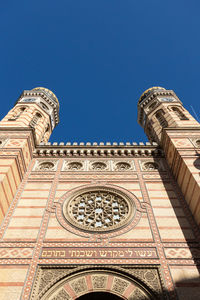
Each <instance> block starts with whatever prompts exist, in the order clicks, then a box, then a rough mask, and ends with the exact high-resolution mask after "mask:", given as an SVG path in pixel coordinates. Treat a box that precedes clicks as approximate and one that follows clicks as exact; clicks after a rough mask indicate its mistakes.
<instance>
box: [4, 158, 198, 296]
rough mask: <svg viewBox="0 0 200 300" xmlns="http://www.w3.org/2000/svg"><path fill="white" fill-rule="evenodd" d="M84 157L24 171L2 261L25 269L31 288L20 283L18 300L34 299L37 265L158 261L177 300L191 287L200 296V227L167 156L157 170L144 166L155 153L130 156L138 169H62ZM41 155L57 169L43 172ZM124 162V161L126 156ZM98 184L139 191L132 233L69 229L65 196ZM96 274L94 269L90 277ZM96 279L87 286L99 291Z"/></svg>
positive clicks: (150, 263) (7, 287) (159, 160)
mask: <svg viewBox="0 0 200 300" xmlns="http://www.w3.org/2000/svg"><path fill="white" fill-rule="evenodd" d="M84 159H85V158H84V157H83V158H73V159H70V158H68V159H64V158H49V157H46V158H44V157H43V158H42V159H41V158H35V159H34V160H32V162H31V165H30V166H29V170H28V172H27V173H26V174H25V177H24V179H23V181H22V184H21V185H20V188H19V190H18V192H17V194H16V197H15V200H14V201H13V203H12V205H11V207H10V210H9V214H8V215H7V217H6V218H5V221H4V223H3V227H2V230H1V250H0V262H1V264H2V267H4V266H5V265H7V266H9V267H12V268H14V269H15V272H16V273H15V274H16V277H17V276H18V275H17V273H18V272H19V278H21V277H20V276H21V275H20V274H21V273H20V272H22V271H21V269H20V268H21V266H22V265H23V266H24V269H23V272H24V273H23V274H25V275H24V276H25V277H24V279H23V280H24V288H23V289H22V284H21V286H20V287H19V286H18V287H17V289H18V291H20V292H19V293H18V294H17V293H16V298H15V299H20V295H21V299H29V297H30V295H31V293H32V289H31V287H32V285H33V282H34V279H35V278H34V275H35V274H36V273H37V266H38V265H40V266H42V265H48V266H50V267H51V266H58V265H77V267H78V266H83V267H84V265H85V266H88V265H94V264H95V265H100V266H103V265H105V266H107V265H115V266H119V267H120V265H127V266H130V267H131V266H133V265H139V266H146V267H148V266H149V269H150V268H151V267H152V266H158V267H159V268H160V270H162V272H161V276H162V280H163V287H164V288H165V289H166V290H167V291H168V292H169V293H170V299H188V298H187V297H185V296H184V295H188V294H189V293H191V292H192V293H194V294H195V295H197V294H198V293H199V288H200V281H199V280H198V276H197V274H198V270H197V267H196V264H197V263H199V258H200V253H199V249H198V247H197V245H196V242H197V240H198V239H199V231H198V229H197V227H196V224H195V222H194V220H193V218H192V216H191V213H190V210H189V209H188V207H187V204H186V202H185V199H184V197H183V196H182V194H181V192H180V191H179V188H178V185H177V183H176V182H175V181H174V178H173V177H172V174H171V172H170V170H169V168H168V166H167V163H166V161H165V159H164V158H155V159H153V160H154V161H155V162H157V163H158V164H159V165H160V166H161V169H160V170H152V171H145V170H144V169H143V167H142V166H143V163H144V162H146V161H147V160H148V161H149V158H148V159H146V158H142V157H140V158H133V159H130V158H129V159H128V160H129V162H130V161H131V162H133V164H134V170H132V171H121V172H117V171H104V172H103V171H95V172H94V171H93V172H92V171H90V172H89V171H70V172H67V171H64V170H63V165H64V163H65V162H66V160H67V162H69V161H79V162H81V161H82V162H83V161H84ZM38 160H39V161H42V162H44V161H46V162H49V161H51V162H56V169H55V170H54V171H47V172H45V171H39V170H37V169H36V168H35V166H37V161H38ZM87 160H88V158H87ZM102 160H103V161H104V162H106V161H108V159H101V161H102ZM109 160H110V159H109ZM113 160H115V158H113ZM117 160H118V161H119V158H117ZM120 161H124V162H125V161H126V158H121V159H120ZM99 184H101V185H107V186H112V187H115V188H116V189H117V190H121V191H128V192H130V193H132V194H133V195H135V196H136V198H137V199H138V203H139V205H140V208H139V210H140V218H139V220H138V222H137V224H135V225H134V226H133V227H132V228H130V229H129V230H128V231H127V230H126V229H125V228H124V232H121V233H120V234H115V235H114V236H112V235H110V236H109V235H107V236H104V237H103V238H101V235H96V234H92V235H89V236H88V235H87V234H86V235H85V236H84V235H83V234H82V232H81V231H74V228H73V227H69V230H68V229H66V228H65V227H63V226H62V225H61V221H60V220H59V216H58V215H57V212H56V211H57V209H58V207H59V201H60V199H61V198H62V197H63V195H65V194H66V193H70V192H71V191H72V190H74V189H79V188H81V187H88V186H94V185H99ZM145 249H146V250H145ZM63 251H64V252H63ZM88 251H89V252H88ZM126 251H127V252H126ZM128 251H129V252H128ZM64 253H65V254H64ZM180 266H181V268H182V269H183V270H184V275H183V274H182V273H181V269H180ZM18 267H19V271H17V270H18ZM9 270H10V269H9ZM25 270H26V271H25ZM4 272H6V271H4ZM92 274H93V275H92ZM94 275H95V274H94V273H92V271H91V274H90V276H94ZM105 276H106V275H105ZM109 276H111V275H109ZM85 278H86V279H87V278H88V277H87V276H86V277H85ZM110 278H111V277H110ZM87 280H89V279H87ZM87 280H86V283H87ZM110 280H111V279H110ZM112 280H114V279H112ZM18 281H19V282H21V279H20V280H18ZM9 282H10V281H9V280H8V281H7V282H6V284H5V285H4V290H3V291H4V294H2V296H0V299H4V298H5V295H6V296H7V297H8V298H9V299H10V298H11V296H12V294H11V292H12V289H11V287H12V284H13V283H9ZM186 283H187V284H186ZM91 284H92V283H90V284H89V286H88V287H87V290H90V291H92V290H93V288H92V285H91ZM111 286H112V285H111ZM70 287H71V288H70ZM72 287H73V285H71V283H70V282H69V283H66V285H65V291H66V292H67V293H69V294H70V295H73V293H75V292H73V288H72ZM126 288H127V289H126ZM110 289H112V288H111V287H110ZM129 289H130V290H129ZM174 289H175V290H174ZM133 290H134V287H132V286H131V285H130V284H127V287H126V285H125V284H124V290H123V295H131V294H132V292H133ZM93 291H94V290H93ZM111 292H112V291H111ZM55 293H58V291H57V290H56V291H55ZM75 294H77V293H75ZM78 295H79V294H78ZM198 296H199V294H198ZM1 297H2V298H1ZM3 297H4V298H3Z"/></svg>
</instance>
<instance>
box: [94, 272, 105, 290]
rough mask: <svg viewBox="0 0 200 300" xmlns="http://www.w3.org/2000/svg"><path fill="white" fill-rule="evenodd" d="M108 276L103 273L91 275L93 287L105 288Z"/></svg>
mask: <svg viewBox="0 0 200 300" xmlns="http://www.w3.org/2000/svg"><path fill="white" fill-rule="evenodd" d="M107 279H108V276H105V275H95V276H92V285H93V288H94V289H105V288H106V283H107Z"/></svg>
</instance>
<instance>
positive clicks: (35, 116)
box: [30, 112, 42, 128]
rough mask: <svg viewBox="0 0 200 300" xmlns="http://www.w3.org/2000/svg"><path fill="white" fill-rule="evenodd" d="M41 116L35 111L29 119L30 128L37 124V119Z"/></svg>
mask: <svg viewBox="0 0 200 300" xmlns="http://www.w3.org/2000/svg"><path fill="white" fill-rule="evenodd" d="M40 118H42V116H41V114H39V113H38V112H36V114H35V115H34V117H33V119H32V120H31V123H30V126H31V127H32V128H35V126H36V125H37V123H38V121H39V119H40Z"/></svg>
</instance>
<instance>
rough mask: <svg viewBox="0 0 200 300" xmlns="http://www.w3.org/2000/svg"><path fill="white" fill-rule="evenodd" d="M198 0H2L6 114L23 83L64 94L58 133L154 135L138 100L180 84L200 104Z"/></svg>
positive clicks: (77, 138) (68, 137)
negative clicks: (141, 121)
mask: <svg viewBox="0 0 200 300" xmlns="http://www.w3.org/2000/svg"><path fill="white" fill-rule="evenodd" d="M199 13H200V1H199V0H173V1H172V0H166V1H162V0H137V1H136V0H57V1H55V0H34V1H31V0H24V1H22V0H19V1H16V0H7V1H1V5H0V82H1V90H0V92H1V100H0V101H1V111H0V117H1V118H2V117H3V116H4V115H5V114H6V113H7V111H8V110H9V109H11V108H12V106H13V104H14V103H15V101H16V99H17V98H18V96H19V95H20V94H21V92H22V91H23V90H25V89H32V88H34V87H37V86H44V87H47V88H49V89H51V90H52V91H53V92H54V93H55V94H56V95H57V97H58V99H59V102H60V124H59V125H58V126H57V127H56V129H55V130H54V132H53V134H52V136H51V141H52V142H53V141H57V142H61V141H63V142H68V141H70V142H101V141H102V142H106V141H110V142H115V141H116V142H120V141H122V142H133V141H136V142H139V141H147V139H146V137H145V135H144V133H143V129H142V128H140V126H139V125H138V124H137V101H138V98H139V97H140V95H141V94H142V93H143V91H144V90H146V89H147V88H149V87H151V86H157V85H158V86H162V87H165V88H166V89H173V90H174V91H175V92H176V94H177V95H178V96H179V98H180V99H181V100H182V101H183V103H184V106H185V107H186V108H187V109H188V110H189V111H190V112H191V113H192V108H191V106H192V107H193V108H194V109H195V111H196V113H197V115H198V116H199V113H200V104H199V103H200V101H199V100H200V99H199V98H200V97H199V90H200V89H199V86H200V76H199V73H200V17H199Z"/></svg>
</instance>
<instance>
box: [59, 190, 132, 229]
mask: <svg viewBox="0 0 200 300" xmlns="http://www.w3.org/2000/svg"><path fill="white" fill-rule="evenodd" d="M134 212H135V205H134V203H130V200H129V199H128V198H127V197H122V195H120V194H118V193H115V192H113V191H109V190H93V191H89V192H84V193H82V194H79V195H76V196H74V197H73V198H72V199H71V200H70V201H65V202H64V205H63V214H64V216H65V218H66V219H67V220H68V221H69V222H70V223H72V224H73V225H75V226H76V227H78V228H80V229H82V230H87V231H110V230H113V229H117V228H119V227H121V226H123V225H124V224H125V223H126V224H127V223H128V222H129V221H130V219H131V218H133V217H134Z"/></svg>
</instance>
